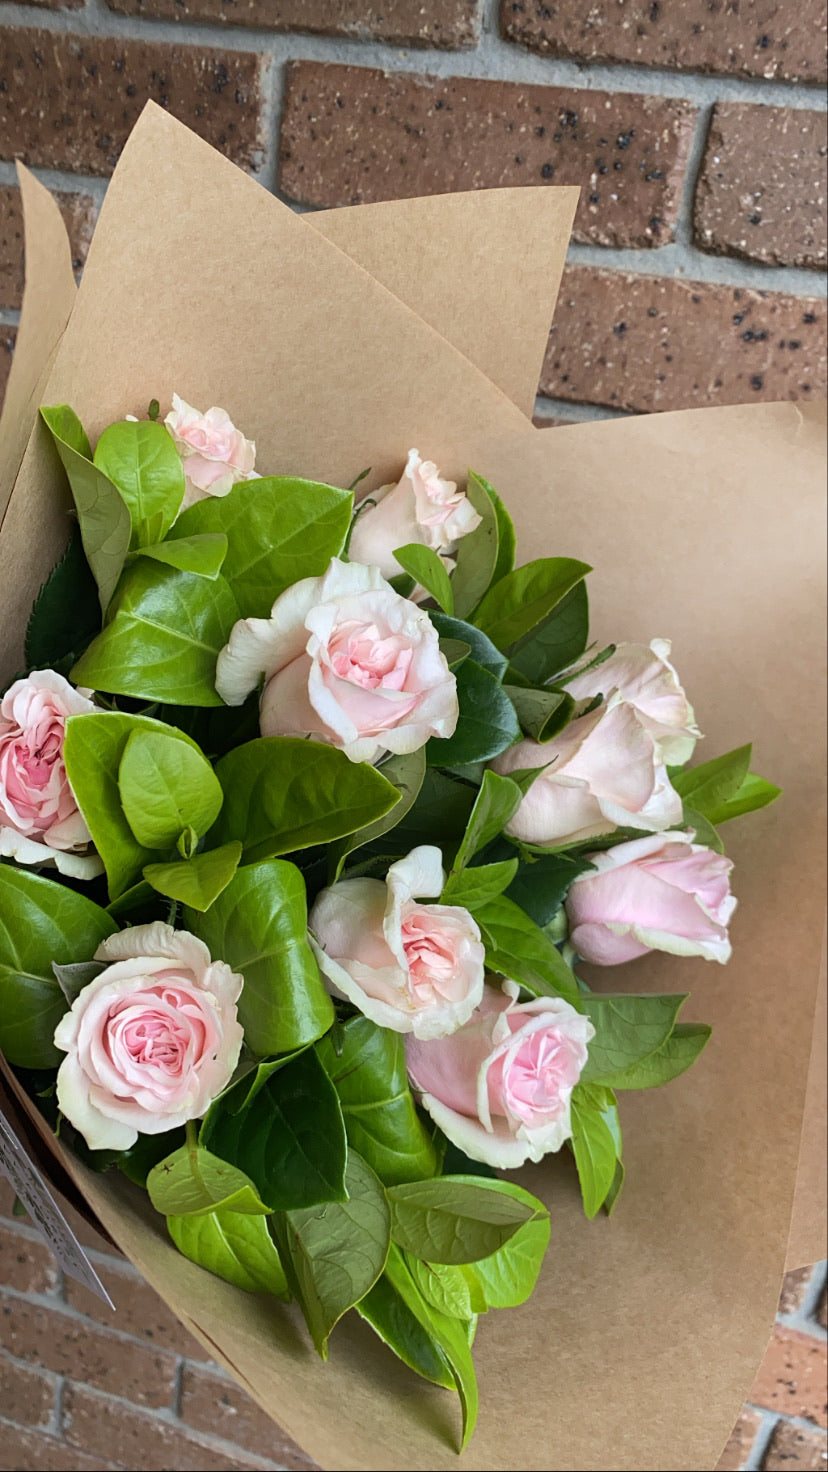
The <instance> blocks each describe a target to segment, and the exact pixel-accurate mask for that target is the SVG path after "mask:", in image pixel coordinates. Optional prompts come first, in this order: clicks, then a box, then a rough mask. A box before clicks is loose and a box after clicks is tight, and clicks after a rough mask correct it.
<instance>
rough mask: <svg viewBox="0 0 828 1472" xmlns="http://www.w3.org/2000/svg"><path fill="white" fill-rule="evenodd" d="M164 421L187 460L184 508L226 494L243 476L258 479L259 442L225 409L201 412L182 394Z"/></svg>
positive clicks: (184, 460) (246, 478) (182, 507)
mask: <svg viewBox="0 0 828 1472" xmlns="http://www.w3.org/2000/svg"><path fill="white" fill-rule="evenodd" d="M164 423H165V424H166V426H167V429H168V430H169V431H170V434H171V435H172V437H173V440H174V441H175V448H176V449H177V451H178V453H179V455H180V456H181V459H182V461H183V462H184V476H185V488H184V500H183V501H182V503H181V509H182V511H184V510H186V508H187V507H188V506H192V505H193V503H194V502H195V501H203V500H204V498H205V496H226V495H227V492H228V491H229V490H231V489H232V488H233V486H234V485H235V484H236V481H239V480H258V476H257V475H256V473H255V471H254V469H253V467H254V465H255V464H256V446H255V445H254V443H253V441H252V440H246V439H245V437H244V435H243V434H242V432H241V430H239V429H236V427H235V425H234V424H233V421H232V420H231V418H230V416H229V414H228V413H227V412H226V410H225V409H208V410H207V413H206V414H199V412H198V410H197V409H194V408H193V407H192V405H191V404H186V403H185V402H184V400H183V399H180V398H179V397H178V394H173V406H172V409H171V410H170V412H169V414H168V415H167V417H166V419H165V420H164Z"/></svg>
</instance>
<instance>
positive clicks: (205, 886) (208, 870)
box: [144, 842, 242, 913]
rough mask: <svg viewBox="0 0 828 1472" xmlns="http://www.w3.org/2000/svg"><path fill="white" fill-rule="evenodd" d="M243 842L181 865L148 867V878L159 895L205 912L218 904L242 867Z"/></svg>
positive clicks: (184, 861)
mask: <svg viewBox="0 0 828 1472" xmlns="http://www.w3.org/2000/svg"><path fill="white" fill-rule="evenodd" d="M241 853H242V846H241V844H240V843H237V842H231V843H223V844H222V845H221V848H213V849H209V850H207V851H206V852H205V853H202V854H193V855H192V857H191V858H189V859H182V860H181V862H180V863H179V862H178V861H176V860H174V861H173V862H172V863H168V864H146V865H145V866H144V878H145V879H146V880H147V881H148V882H149V883H150V884H151V885H152V887H153V889H155V890H157V891H158V893H159V894H163V895H166V896H167V898H168V899H171V900H178V901H179V903H180V904H182V905H189V906H190V908H191V909H193V910H198V911H199V912H201V913H203V912H204V910H209V908H210V906H211V905H212V904H214V903H215V901H216V900H217V899H218V897H219V895H220V894H221V893H222V890H225V889H226V888H227V886H228V884H229V883H230V881H231V879H232V878H233V875H234V874H235V872H236V870H237V869H238V867H239V861H240V859H241Z"/></svg>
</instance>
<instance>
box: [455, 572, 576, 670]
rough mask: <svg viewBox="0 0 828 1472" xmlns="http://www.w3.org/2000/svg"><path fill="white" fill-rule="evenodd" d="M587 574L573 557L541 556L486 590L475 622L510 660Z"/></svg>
mask: <svg viewBox="0 0 828 1472" xmlns="http://www.w3.org/2000/svg"><path fill="white" fill-rule="evenodd" d="M589 571H590V568H589V565H588V564H587V563H586V562H578V561H576V560H575V559H574V558H572V557H540V558H537V559H536V560H535V561H534V562H527V563H526V564H525V565H524V566H523V567H518V568H516V569H515V570H514V572H510V573H507V574H506V577H505V578H501V579H500V582H499V583H495V584H494V586H493V587H492V588H490V589H489V591H488V593H487V594H486V596H485V598H484V599H483V602H482V603H481V604H480V607H479V608H478V609H476V611H475V614H474V622H475V623H476V624H477V627H478V628H480V629H482V630H483V632H484V634H488V636H489V638H490V639H491V640H492V642H493V643H494V644H496V645H497V647H498V649H502V650H503V652H504V653H508V654H509V655H510V657H511V658H512V659H513V658H514V654H515V653H516V652H517V651H518V650H519V649H520V647H521V645H522V644H524V643H527V642H528V641H529V639H530V638H531V637H532V635H533V633H534V631H535V630H536V629H537V628H538V627H539V626H540V625H542V624H544V623H545V622H546V621H547V619H548V618H549V617H550V615H551V614H552V612H553V611H554V609H555V608H556V607H557V606H558V604H559V603H560V602H561V601H562V599H564V598H565V597H566V595H567V593H570V592H571V591H572V589H573V588H574V587H576V586H577V584H578V583H579V582H581V580H582V579H583V578H584V576H585V575H586V573H588V572H589Z"/></svg>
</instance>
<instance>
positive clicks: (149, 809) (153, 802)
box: [118, 727, 224, 849]
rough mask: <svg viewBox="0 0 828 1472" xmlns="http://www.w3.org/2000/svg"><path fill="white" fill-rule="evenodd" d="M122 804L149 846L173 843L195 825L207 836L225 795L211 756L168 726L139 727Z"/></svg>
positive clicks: (127, 759) (130, 744) (126, 755)
mask: <svg viewBox="0 0 828 1472" xmlns="http://www.w3.org/2000/svg"><path fill="white" fill-rule="evenodd" d="M118 790H119V792H120V794H121V807H122V808H123V810H124V817H125V818H126V820H127V822H128V824H129V826H130V828H131V829H132V831H133V833H134V835H135V837H136V839H137V840H138V842H139V843H140V844H141V845H142V847H144V848H163V849H166V848H171V847H172V846H173V844H174V843H176V841H177V839H178V837H179V834H180V833H182V832H183V831H184V830H185V829H186V828H192V829H194V831H195V832H196V834H197V835H198V836H199V837H202V836H203V834H205V833H206V832H207V830H208V828H211V827H212V825H213V823H214V822H215V820H216V818H217V817H218V814H219V812H220V810H221V805H222V802H223V801H224V794H223V792H222V790H221V783H220V782H219V780H218V778H217V777H216V775H215V773H214V771H213V768H212V767H211V766H210V763H209V762H208V760H207V758H206V757H205V756H204V755H202V753H201V752H200V751H199V749H198V747H197V746H195V745H192V746H190V745H189V743H188V742H186V741H181V740H180V739H179V738H178V737H177V736H176V735H175V734H173V732H172V731H171V730H170V728H169V727H168V728H167V730H166V731H165V732H164V733H163V734H162V733H161V732H160V731H146V730H139V729H136V730H134V731H132V732H131V733H130V735H129V737H128V738H127V743H126V746H125V747H124V751H123V755H122V757H121V762H120V765H119V767H118Z"/></svg>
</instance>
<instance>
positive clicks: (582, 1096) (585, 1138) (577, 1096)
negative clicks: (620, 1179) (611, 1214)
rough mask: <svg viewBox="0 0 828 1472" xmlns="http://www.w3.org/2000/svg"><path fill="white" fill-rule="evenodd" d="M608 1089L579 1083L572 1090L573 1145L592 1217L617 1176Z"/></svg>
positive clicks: (587, 1208) (584, 1196)
mask: <svg viewBox="0 0 828 1472" xmlns="http://www.w3.org/2000/svg"><path fill="white" fill-rule="evenodd" d="M605 1095H606V1091H605V1090H603V1089H601V1088H596V1087H594V1086H590V1085H588V1084H584V1083H579V1084H576V1085H575V1088H574V1089H573V1090H572V1098H571V1101H570V1105H571V1109H572V1149H573V1152H574V1155H575V1165H576V1167H577V1170H578V1179H579V1181H580V1183H581V1195H582V1196H583V1199H584V1212H585V1214H586V1216H587V1217H589V1218H590V1220H591V1219H592V1217H594V1216H595V1215H596V1213H597V1212H598V1211H599V1210H600V1208H601V1206H602V1205H603V1203H604V1201H605V1200H606V1197H607V1195H608V1194H609V1192H610V1190H611V1189H612V1185H613V1182H614V1180H615V1162H616V1150H615V1139H614V1136H613V1132H612V1129H611V1128H610V1126H609V1124H608V1123H607V1121H606V1119H605V1118H604V1110H605V1109H606V1106H607V1100H606V1097H605Z"/></svg>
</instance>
